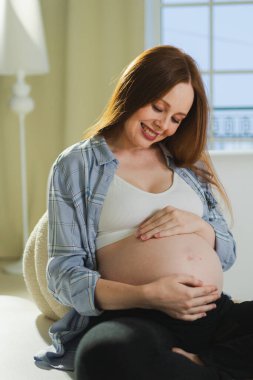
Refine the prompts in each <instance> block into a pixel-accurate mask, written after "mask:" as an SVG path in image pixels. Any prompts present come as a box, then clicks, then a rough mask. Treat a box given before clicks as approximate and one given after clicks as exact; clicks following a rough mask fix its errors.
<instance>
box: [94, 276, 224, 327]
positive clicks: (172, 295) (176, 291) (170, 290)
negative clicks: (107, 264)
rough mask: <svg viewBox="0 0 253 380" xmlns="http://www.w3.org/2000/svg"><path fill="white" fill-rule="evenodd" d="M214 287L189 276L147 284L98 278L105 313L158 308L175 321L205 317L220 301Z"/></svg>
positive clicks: (97, 296) (98, 300)
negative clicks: (204, 284) (130, 283)
mask: <svg viewBox="0 0 253 380" xmlns="http://www.w3.org/2000/svg"><path fill="white" fill-rule="evenodd" d="M216 290H217V289H216V288H215V287H214V286H211V285H210V286H208V285H207V286H202V283H201V281H199V280H196V279H195V278H194V277H193V276H189V275H177V274H175V275H170V276H165V277H161V278H159V279H158V280H155V281H153V282H151V283H148V284H145V285H129V284H124V283H120V282H116V281H110V280H105V279H102V278H100V279H98V281H97V284H96V289H95V303H96V306H97V308H100V309H103V310H117V309H131V308H142V309H155V310H160V311H162V312H164V313H166V314H168V315H170V316H171V317H173V318H177V319H183V320H189V321H193V320H195V319H198V318H201V317H203V316H205V313H206V312H207V311H209V310H211V309H213V308H214V307H215V304H214V303H213V302H214V301H216V300H217V299H218V298H219V295H218V293H217V291H216Z"/></svg>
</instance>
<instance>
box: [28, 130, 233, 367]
mask: <svg viewBox="0 0 253 380" xmlns="http://www.w3.org/2000/svg"><path fill="white" fill-rule="evenodd" d="M159 146H160V148H161V150H162V152H163V153H164V156H165V159H166V162H167V164H168V166H169V167H170V168H171V169H172V170H174V171H175V172H176V173H177V174H178V175H179V176H180V177H181V178H183V179H184V180H185V181H186V182H187V183H188V184H189V185H190V186H191V187H192V188H193V190H194V191H195V192H196V193H197V194H198V196H199V197H200V199H201V201H202V203H203V210H204V212H203V219H204V220H205V221H206V222H208V223H209V224H211V225H212V226H213V228H214V231H215V235H216V244H215V249H216V252H217V255H218V256H219V258H220V261H221V264H222V268H223V270H224V271H225V270H227V269H229V268H230V267H231V266H232V264H233V263H234V261H235V258H236V244H235V241H234V239H233V236H232V234H231V232H230V231H229V229H228V226H227V223H226V221H225V219H224V217H223V215H222V212H221V210H220V207H219V205H218V203H217V201H216V199H215V198H214V196H213V193H212V190H211V187H210V185H209V184H207V183H203V182H202V181H199V179H198V177H197V176H196V174H195V173H193V171H192V170H190V169H186V168H179V167H177V166H176V165H175V163H174V161H173V158H172V157H171V155H170V153H169V152H168V150H167V149H166V147H165V146H164V145H163V143H159ZM118 164H119V163H118V160H117V159H116V158H115V156H114V155H113V153H112V152H111V150H110V149H109V147H108V145H107V143H106V141H105V139H104V137H102V136H95V137H93V138H91V139H88V140H85V141H81V142H78V143H76V144H74V145H73V146H71V147H69V148H67V149H65V150H64V151H63V152H62V153H61V154H60V155H59V157H58V158H57V160H56V161H55V163H54V165H53V167H52V169H51V172H50V176H49V189H48V221H49V228H48V253H49V261H48V266H47V281H48V289H49V291H50V292H51V293H52V294H53V296H54V297H55V299H56V300H58V301H59V302H60V303H62V304H64V305H66V306H69V307H71V310H70V311H69V312H68V313H67V314H66V315H65V316H64V318H62V319H61V320H59V321H57V322H55V323H54V324H53V325H52V326H51V327H50V329H49V334H50V336H51V339H52V343H53V345H52V346H50V347H49V348H48V349H47V350H43V351H41V352H39V353H38V354H37V355H35V360H36V364H37V365H38V366H39V367H41V368H48V367H53V368H57V369H64V370H73V361H74V353H75V348H76V347H75V345H76V344H77V343H76V342H75V341H73V347H71V342H70V341H71V339H72V338H74V337H76V336H77V335H78V334H80V333H81V332H83V331H84V329H85V328H86V326H87V324H88V322H89V316H97V315H100V314H101V313H102V312H103V311H102V310H99V309H98V308H96V305H95V297H94V293H95V287H96V282H97V280H98V279H99V278H100V277H101V276H100V274H99V272H98V271H97V261H96V247H95V240H96V234H97V231H98V223H99V218H100V214H101V210H102V206H103V202H104V199H105V196H106V194H107V191H108V188H109V185H110V183H111V180H112V178H113V176H114V174H115V171H116V169H117V167H118ZM66 342H69V343H68V350H66V349H65V348H64V345H63V344H64V343H66ZM74 342H75V343H74Z"/></svg>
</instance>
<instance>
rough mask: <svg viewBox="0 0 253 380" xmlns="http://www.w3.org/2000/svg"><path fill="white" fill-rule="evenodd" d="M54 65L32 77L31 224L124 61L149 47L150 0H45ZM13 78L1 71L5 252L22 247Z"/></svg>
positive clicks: (0, 192)
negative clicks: (55, 166)
mask: <svg viewBox="0 0 253 380" xmlns="http://www.w3.org/2000/svg"><path fill="white" fill-rule="evenodd" d="M41 6H42V13H43V19H44V26H45V33H46V40H47V46H48V54H49V60H50V67H51V70H50V73H49V74H48V75H46V76H43V77H33V78H32V77H31V78H29V77H28V78H27V82H28V83H30V84H32V96H33V98H34V100H35V102H36V108H35V110H34V112H32V113H31V114H29V115H28V116H27V120H26V137H27V169H28V203H29V218H30V231H31V230H32V229H33V226H34V225H35V224H36V222H37V221H38V219H39V218H40V216H41V215H42V214H43V213H44V211H45V210H46V191H47V178H48V174H49V170H50V167H51V165H52V163H53V161H54V160H55V158H56V157H57V155H58V154H59V153H60V152H61V151H62V150H63V149H64V148H65V147H67V146H69V145H71V144H74V143H75V142H77V141H78V140H80V139H81V136H82V133H83V131H84V130H85V129H86V128H87V127H88V126H90V125H91V124H92V123H93V122H95V121H96V119H97V118H98V117H99V115H100V114H101V112H102V110H103V108H104V107H105V105H106V103H107V100H108V98H109V96H110V94H111V92H112V90H113V87H114V84H115V81H116V80H117V78H118V76H119V75H120V72H121V71H122V69H123V68H124V67H125V66H126V65H127V64H128V63H129V62H130V60H131V59H133V58H134V57H135V56H136V55H137V54H139V53H140V52H141V51H142V50H143V46H144V0H128V1H125V0H54V1H50V0H41ZM13 81H14V77H13V78H4V77H1V78H0V115H1V122H0V173H1V179H0V199H1V207H0V241H1V244H0V259H8V258H13V259H15V258H18V257H19V256H20V255H21V254H22V224H21V223H22V218H21V185H20V170H19V167H20V165H19V135H18V128H17V120H16V119H15V115H14V114H13V113H12V112H11V111H10V109H9V108H8V100H9V98H10V90H11V86H12V83H13Z"/></svg>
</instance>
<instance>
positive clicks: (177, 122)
mask: <svg viewBox="0 0 253 380" xmlns="http://www.w3.org/2000/svg"><path fill="white" fill-rule="evenodd" d="M172 121H173V123H175V124H180V122H181V120H176V119H175V118H174V117H172Z"/></svg>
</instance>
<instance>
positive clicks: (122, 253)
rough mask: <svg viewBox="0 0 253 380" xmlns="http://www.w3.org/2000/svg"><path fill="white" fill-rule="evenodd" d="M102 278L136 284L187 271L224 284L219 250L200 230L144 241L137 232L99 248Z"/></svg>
mask: <svg viewBox="0 0 253 380" xmlns="http://www.w3.org/2000/svg"><path fill="white" fill-rule="evenodd" d="M97 261H98V271H99V272H100V274H101V276H102V278H104V279H107V280H112V281H118V282H123V283H127V284H133V285H141V284H146V283H149V282H151V281H154V280H156V279H158V278H160V277H163V276H167V275H170V274H175V273H177V274H179V273H185V274H190V275H193V276H194V277H196V278H197V279H199V280H202V281H203V283H204V284H208V285H216V286H217V287H218V289H219V291H220V292H221V291H222V287H223V272H222V268H221V264H220V260H219V258H218V256H217V254H216V252H215V251H214V250H213V249H212V248H211V247H210V245H209V244H208V243H207V242H206V241H205V240H204V239H203V238H202V237H200V236H198V235H196V234H185V235H175V236H170V237H164V238H159V239H150V240H147V241H141V240H139V239H137V238H136V237H135V236H134V235H131V236H129V237H127V238H125V239H122V240H120V241H118V242H116V243H113V244H109V245H107V246H105V247H102V248H100V249H99V250H97Z"/></svg>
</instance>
